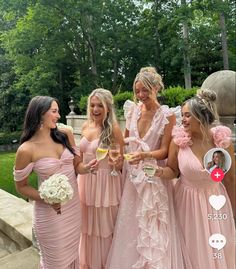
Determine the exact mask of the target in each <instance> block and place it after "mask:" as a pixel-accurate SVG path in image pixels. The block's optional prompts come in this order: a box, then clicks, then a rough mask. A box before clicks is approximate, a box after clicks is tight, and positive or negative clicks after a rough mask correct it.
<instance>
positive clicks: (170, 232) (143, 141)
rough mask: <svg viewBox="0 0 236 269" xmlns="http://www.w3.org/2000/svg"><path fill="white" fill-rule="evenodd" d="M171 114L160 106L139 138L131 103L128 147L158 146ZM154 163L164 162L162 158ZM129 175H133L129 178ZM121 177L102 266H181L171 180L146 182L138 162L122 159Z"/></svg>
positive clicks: (173, 268)
mask: <svg viewBox="0 0 236 269" xmlns="http://www.w3.org/2000/svg"><path fill="white" fill-rule="evenodd" d="M171 114H172V112H171V111H170V110H169V108H168V107H167V106H161V107H160V108H159V109H158V110H157V111H156V113H155V115H154V117H153V120H152V123H151V127H150V129H149V130H148V131H147V133H146V134H145V136H144V137H143V138H140V136H139V133H138V128H137V122H138V120H139V118H140V116H141V105H139V104H138V105H135V106H134V107H133V109H132V110H130V112H129V114H128V117H127V125H126V127H127V129H128V130H129V139H130V141H131V142H130V146H131V148H132V151H142V150H143V151H154V150H156V149H158V148H159V147H160V141H161V139H160V138H161V136H162V135H163V134H164V128H165V126H166V124H168V123H169V121H168V116H170V115H171ZM157 164H158V165H160V166H164V165H165V161H164V160H160V161H158V162H157ZM130 175H133V176H134V177H133V178H132V180H131V178H130ZM123 177H124V178H125V185H124V190H123V195H122V199H121V203H120V208H119V213H118V217H117V222H116V227H115V233H114V238H113V242H112V246H111V250H110V253H109V256H108V260H107V264H106V269H121V268H122V269H183V268H184V267H183V262H182V260H183V259H182V255H181V248H180V244H179V238H178V233H177V230H176V225H175V214H174V209H173V182H172V181H162V180H161V179H160V178H157V179H156V182H155V183H148V182H147V181H146V180H147V177H146V176H145V174H144V172H143V170H142V162H140V164H139V165H138V166H135V165H129V164H128V163H127V162H125V164H124V168H123Z"/></svg>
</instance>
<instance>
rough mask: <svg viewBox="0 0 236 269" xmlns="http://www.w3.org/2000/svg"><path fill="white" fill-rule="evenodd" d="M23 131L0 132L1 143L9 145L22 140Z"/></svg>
mask: <svg viewBox="0 0 236 269" xmlns="http://www.w3.org/2000/svg"><path fill="white" fill-rule="evenodd" d="M20 136H21V131H17V132H12V133H0V145H9V144H12V143H17V142H19V141H20Z"/></svg>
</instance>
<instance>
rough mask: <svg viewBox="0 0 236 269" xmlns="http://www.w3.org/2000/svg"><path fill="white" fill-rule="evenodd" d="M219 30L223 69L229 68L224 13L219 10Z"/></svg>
mask: <svg viewBox="0 0 236 269" xmlns="http://www.w3.org/2000/svg"><path fill="white" fill-rule="evenodd" d="M220 30H221V45H222V54H223V66H224V70H228V69H229V58H228V46H227V36H226V26H225V15H224V13H223V12H220Z"/></svg>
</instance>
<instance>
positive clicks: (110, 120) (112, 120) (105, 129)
mask: <svg viewBox="0 0 236 269" xmlns="http://www.w3.org/2000/svg"><path fill="white" fill-rule="evenodd" d="M93 96H96V97H97V98H98V99H99V100H100V101H101V103H102V105H103V107H104V109H105V114H104V118H103V122H102V132H101V135H100V139H99V142H104V143H107V144H111V143H112V140H113V126H114V124H116V123H117V119H116V115H115V110H114V105H113V104H114V102H113V95H112V93H111V92H110V91H109V90H106V89H103V88H97V89H95V90H93V91H92V92H91V94H90V95H89V97H88V105H87V117H88V121H89V122H92V121H93V119H92V117H91V113H90V105H91V98H92V97H93Z"/></svg>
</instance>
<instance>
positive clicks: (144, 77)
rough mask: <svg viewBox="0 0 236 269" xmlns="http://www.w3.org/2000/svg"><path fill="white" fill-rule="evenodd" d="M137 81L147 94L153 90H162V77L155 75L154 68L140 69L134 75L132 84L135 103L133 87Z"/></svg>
mask: <svg viewBox="0 0 236 269" xmlns="http://www.w3.org/2000/svg"><path fill="white" fill-rule="evenodd" d="M138 81H140V82H142V84H143V86H144V87H145V88H146V89H147V90H148V91H149V92H151V90H152V89H153V88H154V89H156V90H157V92H158V91H161V90H163V89H164V83H163V81H162V77H161V75H159V74H158V73H157V71H156V68H155V67H152V66H147V67H142V68H141V69H140V71H139V73H138V74H137V75H136V77H135V79H134V83H133V91H134V99H135V101H137V100H136V97H135V85H136V83H137V82H138Z"/></svg>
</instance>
